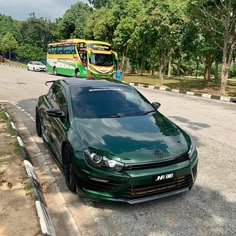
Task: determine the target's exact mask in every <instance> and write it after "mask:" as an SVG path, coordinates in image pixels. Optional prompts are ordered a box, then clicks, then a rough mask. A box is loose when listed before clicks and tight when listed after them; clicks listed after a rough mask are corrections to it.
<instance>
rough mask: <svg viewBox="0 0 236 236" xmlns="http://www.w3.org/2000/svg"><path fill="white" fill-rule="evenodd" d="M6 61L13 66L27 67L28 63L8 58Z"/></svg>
mask: <svg viewBox="0 0 236 236" xmlns="http://www.w3.org/2000/svg"><path fill="white" fill-rule="evenodd" d="M4 63H5V64H8V65H13V66H23V67H26V64H24V63H22V62H18V61H10V60H6V61H5V62H4Z"/></svg>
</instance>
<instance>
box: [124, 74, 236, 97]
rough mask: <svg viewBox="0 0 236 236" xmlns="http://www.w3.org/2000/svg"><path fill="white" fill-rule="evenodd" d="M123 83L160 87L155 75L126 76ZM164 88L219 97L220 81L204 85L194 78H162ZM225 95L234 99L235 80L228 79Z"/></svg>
mask: <svg viewBox="0 0 236 236" xmlns="http://www.w3.org/2000/svg"><path fill="white" fill-rule="evenodd" d="M124 81H125V82H127V83H141V84H146V85H154V86H160V80H159V78H158V76H157V75H136V74H126V75H125V78H124ZM163 85H164V86H167V87H169V88H171V89H181V90H186V91H192V92H201V93H210V94H213V95H220V80H218V81H217V82H216V81H214V80H211V81H209V82H208V83H207V84H206V83H205V81H204V79H203V78H197V79H196V78H194V77H187V76H186V77H172V78H171V79H168V78H167V77H165V78H164V84H163ZM226 95H227V96H230V97H236V78H235V79H229V80H228V83H227V87H226Z"/></svg>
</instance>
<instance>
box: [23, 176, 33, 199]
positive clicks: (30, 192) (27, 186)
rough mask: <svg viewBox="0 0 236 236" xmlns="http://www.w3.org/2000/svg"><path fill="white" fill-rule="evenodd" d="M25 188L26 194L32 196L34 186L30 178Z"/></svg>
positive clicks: (25, 183)
mask: <svg viewBox="0 0 236 236" xmlns="http://www.w3.org/2000/svg"><path fill="white" fill-rule="evenodd" d="M23 189H24V190H25V194H26V195H30V196H32V194H33V187H32V184H31V183H30V182H29V180H27V182H24V187H23Z"/></svg>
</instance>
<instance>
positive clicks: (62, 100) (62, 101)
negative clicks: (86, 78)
mask: <svg viewBox="0 0 236 236" xmlns="http://www.w3.org/2000/svg"><path fill="white" fill-rule="evenodd" d="M56 89H57V91H56V102H57V104H58V106H59V108H60V109H61V110H62V111H63V112H64V113H65V114H67V102H66V93H65V90H64V88H63V87H61V86H58V85H57V88H56Z"/></svg>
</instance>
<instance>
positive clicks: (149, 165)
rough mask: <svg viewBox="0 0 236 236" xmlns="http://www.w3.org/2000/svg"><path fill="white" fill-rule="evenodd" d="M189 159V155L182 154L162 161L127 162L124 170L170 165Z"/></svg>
mask: <svg viewBox="0 0 236 236" xmlns="http://www.w3.org/2000/svg"><path fill="white" fill-rule="evenodd" d="M187 160H189V157H188V155H184V156H180V157H177V158H173V159H169V160H165V161H160V162H153V163H150V162H149V163H143V164H126V165H125V167H124V170H143V169H151V168H156V167H164V166H168V165H173V164H178V163H180V162H183V161H187Z"/></svg>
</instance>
